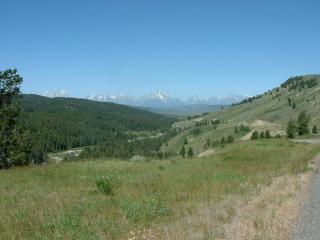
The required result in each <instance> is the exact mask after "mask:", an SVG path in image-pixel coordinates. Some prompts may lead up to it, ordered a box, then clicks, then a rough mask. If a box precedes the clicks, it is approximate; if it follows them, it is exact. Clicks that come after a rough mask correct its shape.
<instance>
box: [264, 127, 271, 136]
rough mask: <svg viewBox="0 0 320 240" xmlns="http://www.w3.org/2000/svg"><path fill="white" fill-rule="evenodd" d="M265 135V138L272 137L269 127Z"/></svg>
mask: <svg viewBox="0 0 320 240" xmlns="http://www.w3.org/2000/svg"><path fill="white" fill-rule="evenodd" d="M264 137H265V138H271V133H270V131H269V129H267V131H266V133H265V136H264Z"/></svg>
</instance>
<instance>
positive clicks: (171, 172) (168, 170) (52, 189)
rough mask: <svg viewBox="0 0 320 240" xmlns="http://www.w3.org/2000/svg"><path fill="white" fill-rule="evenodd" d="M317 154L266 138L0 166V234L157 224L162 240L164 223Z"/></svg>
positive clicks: (79, 232) (79, 233) (105, 234)
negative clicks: (208, 149) (171, 154)
mask: <svg viewBox="0 0 320 240" xmlns="http://www.w3.org/2000/svg"><path fill="white" fill-rule="evenodd" d="M317 152H318V147H317V146H312V145H305V144H294V143H290V142H288V141H286V140H275V139H272V140H263V141H248V142H243V143H236V144H231V145H227V146H226V147H225V148H223V149H222V150H221V152H220V153H218V154H217V155H214V156H211V157H207V158H201V159H200V158H194V159H181V160H176V161H151V162H142V163H141V162H140V163H134V162H124V161H104V160H96V161H88V162H80V163H64V164H56V165H54V164H53V165H47V166H38V167H26V168H16V169H12V170H8V171H1V172H0V182H1V184H0V213H1V214H0V215H1V218H0V239H123V238H126V237H127V236H128V234H129V232H130V231H135V232H137V231H139V230H143V229H157V231H158V232H159V234H160V235H159V238H161V236H165V234H164V230H163V229H164V228H163V227H164V226H171V224H173V223H176V222H180V221H182V219H185V218H189V219H192V217H194V216H196V215H197V214H198V212H199V210H201V209H199V208H201V206H203V204H204V203H206V205H208V206H209V205H216V204H220V203H223V202H224V201H225V200H226V199H227V198H229V197H230V196H233V197H239V198H242V197H243V198H244V197H247V196H249V195H251V194H254V193H255V192H256V191H258V190H259V189H260V187H261V186H263V185H266V184H270V183H271V181H272V179H273V178H274V177H276V176H280V175H284V174H297V173H299V172H303V171H305V170H307V169H308V164H307V163H308V160H309V159H311V158H312V157H313V156H314V155H315V154H316V153H317ZM111 193H112V194H111ZM225 210H226V212H227V215H226V216H222V215H221V216H218V217H217V218H216V219H215V220H214V221H216V222H214V223H212V224H213V225H215V226H219V224H223V223H226V222H228V221H230V219H231V218H232V216H234V214H235V213H234V211H235V209H233V208H232V207H230V206H228V207H226V209H225ZM191 222H192V221H191ZM190 224H199V223H190ZM156 226H158V227H156ZM172 226H174V225H172ZM189 227H190V226H189V225H183V226H182V229H184V228H185V229H186V231H187V229H188V228H189ZM197 229H203V228H202V226H197ZM201 231H202V230H201ZM162 234H163V235H162ZM209 235H210V234H209Z"/></svg>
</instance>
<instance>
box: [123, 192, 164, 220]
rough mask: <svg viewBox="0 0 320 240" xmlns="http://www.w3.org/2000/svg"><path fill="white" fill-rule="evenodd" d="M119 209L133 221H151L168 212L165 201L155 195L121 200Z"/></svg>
mask: <svg viewBox="0 0 320 240" xmlns="http://www.w3.org/2000/svg"><path fill="white" fill-rule="evenodd" d="M121 210H122V212H123V213H124V215H125V217H126V218H127V219H128V220H130V221H133V222H138V221H141V220H145V221H152V220H155V219H156V218H158V217H163V216H167V215H168V214H169V212H170V208H169V205H168V203H167V201H165V200H163V199H161V198H160V197H157V196H154V197H150V198H147V199H145V200H143V201H137V200H122V201H121Z"/></svg>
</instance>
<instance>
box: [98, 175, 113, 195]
mask: <svg viewBox="0 0 320 240" xmlns="http://www.w3.org/2000/svg"><path fill="white" fill-rule="evenodd" d="M96 187H97V189H98V190H99V191H100V192H101V193H103V194H106V195H113V185H112V183H111V181H110V179H108V178H100V179H98V180H96Z"/></svg>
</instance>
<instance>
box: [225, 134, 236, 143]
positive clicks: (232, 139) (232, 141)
mask: <svg viewBox="0 0 320 240" xmlns="http://www.w3.org/2000/svg"><path fill="white" fill-rule="evenodd" d="M227 142H228V143H234V137H233V136H231V135H229V136H228V138H227Z"/></svg>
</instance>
